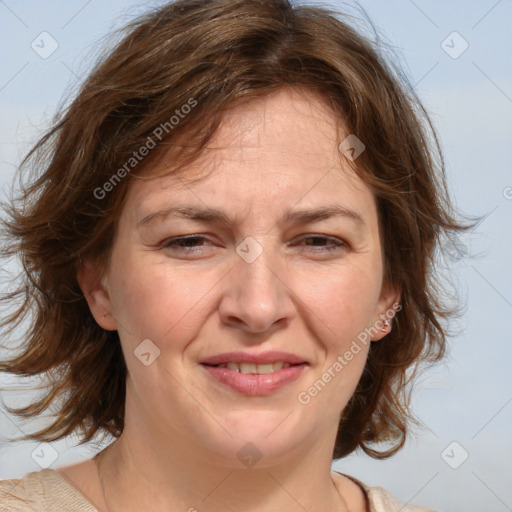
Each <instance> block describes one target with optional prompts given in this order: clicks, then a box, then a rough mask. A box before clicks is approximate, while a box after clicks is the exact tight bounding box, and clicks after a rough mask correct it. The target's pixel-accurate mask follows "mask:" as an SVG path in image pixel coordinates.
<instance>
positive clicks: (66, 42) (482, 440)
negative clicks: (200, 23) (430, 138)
mask: <svg viewBox="0 0 512 512" xmlns="http://www.w3.org/2000/svg"><path fill="white" fill-rule="evenodd" d="M308 3H313V2H308ZM315 3H320V2H315ZM152 5H158V3H157V2H133V1H130V0H109V1H99V0H90V1H84V0H80V1H75V0H66V1H60V2H59V1H52V2H50V1H37V2H36V1H25V0H16V1H15V0H6V1H2V0H0V43H1V44H0V56H1V62H2V66H1V69H0V112H1V118H0V186H1V189H2V190H1V192H0V194H1V200H3V199H4V198H5V194H6V191H7V185H8V184H10V183H11V181H12V179H13V176H14V172H15V170H16V167H17V165H18V164H19V162H20V159H21V157H22V155H23V154H24V153H25V152H26V151H27V149H28V148H29V147H30V146H31V144H32V143H33V142H35V140H36V139H37V137H38V135H40V134H41V133H42V132H43V131H44V130H45V128H47V127H48V123H49V122H50V120H51V118H52V117H53V115H54V114H55V112H56V111H57V108H58V106H59V105H61V104H62V102H63V101H65V98H67V97H68V96H69V94H71V93H72V91H73V90H74V89H75V88H76V85H77V83H79V81H80V80H81V79H82V78H83V77H84V76H85V74H86V72H87V70H88V69H89V68H90V66H91V62H92V59H93V58H94V56H95V55H96V54H97V50H98V47H99V46H98V44H101V41H100V40H101V38H102V37H103V36H105V35H106V34H108V33H109V32H111V30H112V29H114V28H116V27H119V26H121V25H123V24H125V23H126V22H127V21H129V20H130V19H132V18H133V17H134V16H135V15H137V14H139V13H141V12H142V11H145V10H147V9H148V7H151V6H152ZM322 5H331V6H334V7H335V8H338V9H340V10H345V9H347V10H349V11H351V12H356V13H357V12H359V16H361V11H357V9H356V10H355V11H354V9H355V3H353V2H346V3H345V2H344V3H342V2H330V3H328V2H323V3H322ZM361 5H362V7H363V8H364V10H365V11H366V12H367V14H368V15H369V17H370V19H371V20H372V22H373V23H374V24H375V25H376V27H377V29H378V30H379V33H380V35H381V36H382V37H383V38H384V39H385V40H386V41H387V42H388V43H389V44H391V45H392V47H393V49H394V51H395V52H396V53H397V55H398V57H399V58H400V59H401V62H402V66H403V68H404V70H405V72H406V74H407V75H408V77H409V79H410V81H411V82H412V83H413V84H415V89H416V91H417V93H418V95H419V96H420V98H421V100H422V101H423V103H424V105H425V106H426V108H427V109H428V111H429V112H430V114H431V116H432V119H433V121H434V124H435V126H436V128H437V130H438V133H439V135H440V139H441V142H442V147H443V150H444V153H445V157H446V163H447V172H448V179H449V186H450V191H451V193H452V195H453V197H454V199H455V202H456V205H457V206H458V208H460V209H461V210H462V211H463V212H465V213H466V214H469V215H474V216H479V217H482V218H483V219H482V221H481V222H480V224H479V225H478V227H477V229H476V230H475V231H473V232H472V233H471V234H466V235H464V236H463V237H461V238H460V239H459V241H458V250H456V251H453V252H452V255H451V258H450V259H449V262H448V263H449V275H450V278H451V279H452V281H453V282H455V284H456V286H457V289H458V292H459V294H460V295H461V297H462V299H463V300H464V301H465V305H466V307H465V311H464V313H463V315H462V317H461V318H460V320H459V321H457V322H456V323H454V324H453V328H454V330H457V334H456V335H455V336H454V337H453V338H452V339H451V341H450V352H449V356H448V358H447V359H446V360H445V362H444V363H442V364H440V365H438V366H437V367H436V368H435V369H433V370H430V371H429V372H428V373H426V374H425V375H423V377H422V378H421V380H420V382H419V383H418V385H417V387H416V392H415V394H414V398H413V408H414V411H415V412H416V414H417V416H418V417H419V418H420V419H421V420H422V422H423V424H424V427H423V428H422V429H420V430H417V431H415V432H414V433H413V435H412V436H411V438H410V440H409V441H408V443H407V445H406V447H405V448H404V449H403V450H402V451H401V452H400V453H399V454H397V455H396V456H394V457H392V458H391V459H388V460H384V461H376V460H373V459H371V458H369V457H367V456H366V455H364V454H355V455H352V456H350V457H348V458H346V459H343V460H340V461H337V462H336V463H335V464H334V468H335V469H336V470H338V471H342V472H344V473H348V474H351V475H353V476H355V477H357V478H360V479H361V480H363V481H364V482H366V483H367V484H369V485H380V486H382V487H385V488H387V489H388V490H390V491H391V492H392V493H393V494H395V495H396V496H397V497H398V498H399V499H401V500H402V501H404V502H406V501H411V502H412V503H417V504H423V505H429V506H431V507H432V508H435V509H436V510H439V511H440V512H442V511H445V512H449V511H451V512H458V511H460V512H462V511H464V512H477V511H478V512H481V511H482V510H485V511H486V512H490V511H492V512H502V511H503V512H505V511H507V510H509V511H512V485H511V483H512V428H511V425H512V385H511V383H512V382H511V381H512V378H511V374H512V372H511V371H510V362H511V360H512V336H511V334H510V332H511V329H510V324H509V321H510V319H511V318H512V271H511V269H510V262H511V261H512V235H511V228H510V221H511V219H512V165H511V162H512V61H511V57H510V55H511V53H512V30H511V27H512V0H499V1H496V0H489V1H487V0H480V1H462V0H461V1H445V0H443V1H441V0H436V1H426V0H414V1H413V0H396V1H389V0H380V1H378V0H363V1H362V2H361ZM42 32H47V33H48V34H50V35H51V39H50V36H47V35H42V36H40V34H41V33H42ZM454 32H456V33H455V34H454ZM41 38H45V46H44V49H43V48H37V47H36V48H37V51H35V49H34V48H33V47H32V46H31V45H32V42H33V41H35V43H34V46H35V45H36V44H37V42H38V41H40V39H41ZM53 41H56V43H54V42H53ZM39 44H40V43H39ZM55 44H58V47H57V48H56V50H55V51H54V52H53V53H52V54H51V55H49V56H47V55H45V54H44V51H49V50H51V49H52V45H55ZM37 52H39V53H37ZM16 382H17V381H16V380H15V379H14V378H12V377H10V376H7V375H1V376H0V385H2V386H7V387H9V386H12V385H13V384H15V383H16ZM29 396H30V395H29V394H28V393H27V392H26V391H24V392H22V393H14V392H9V393H7V392H3V393H2V395H1V397H2V399H3V400H4V401H5V403H7V404H13V403H14V401H15V400H17V399H19V398H23V399H26V398H27V397H29ZM38 425H41V421H38V422H30V423H21V422H20V420H18V419H16V418H13V417H12V416H10V415H8V414H7V413H6V412H5V411H4V410H3V409H2V408H0V479H2V478H3V479H5V478H19V477H21V476H23V475H24V474H26V473H27V472H30V471H37V470H39V469H41V468H40V466H38V464H37V462H36V461H35V460H36V457H34V458H33V456H32V454H33V452H34V450H37V449H40V447H38V444H39V443H36V442H21V443H9V442H7V440H6V439H7V438H10V437H14V436H16V437H17V436H19V435H21V432H22V431H25V432H28V431H32V430H35V428H37V426H38ZM75 445H76V439H73V438H70V439H66V440H62V441H59V442H55V443H52V446H51V449H53V450H54V452H52V451H51V450H50V449H49V448H48V447H46V448H45V450H46V452H45V453H47V454H48V453H55V457H56V459H55V461H54V462H53V463H52V465H51V466H50V467H54V468H55V467H59V466H62V465H65V464H69V463H72V462H75V461H78V460H82V459H85V458H90V457H92V456H93V455H94V453H95V452H96V451H97V450H98V445H97V444H94V443H90V444H88V445H83V446H81V447H77V446H75Z"/></svg>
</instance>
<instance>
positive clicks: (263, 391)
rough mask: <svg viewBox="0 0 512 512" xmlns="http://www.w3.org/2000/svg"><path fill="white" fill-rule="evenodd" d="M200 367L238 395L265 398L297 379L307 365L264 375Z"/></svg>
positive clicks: (216, 367) (206, 366)
mask: <svg viewBox="0 0 512 512" xmlns="http://www.w3.org/2000/svg"><path fill="white" fill-rule="evenodd" d="M238 361H240V359H238ZM274 361H276V359H274ZM280 361H282V359H280ZM221 362H223V361H221ZM230 362H232V361H230ZM249 362H251V361H249ZM261 364H263V363H261ZM201 366H202V367H203V368H204V369H205V370H206V372H207V373H208V375H209V376H210V377H211V378H213V379H215V380H216V381H218V382H220V383H221V384H224V385H225V386H228V387H229V388H231V389H232V390H234V391H236V392H238V393H241V394H243V395H249V396H266V395H270V394H272V393H274V392H275V391H277V390H279V389H281V388H282V387H284V386H286V385H287V384H290V383H291V382H293V381H294V380H296V379H298V378H299V377H300V375H301V374H302V372H303V371H304V370H305V369H306V368H307V366H308V364H307V363H305V364H295V366H290V367H289V368H283V369H281V370H278V371H276V372H273V373H267V374H264V375H258V374H254V373H240V372H237V371H236V370H230V369H229V368H219V367H218V366H209V365H208V364H201Z"/></svg>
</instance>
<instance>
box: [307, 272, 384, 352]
mask: <svg viewBox="0 0 512 512" xmlns="http://www.w3.org/2000/svg"><path fill="white" fill-rule="evenodd" d="M374 274H375V272H374V271H372V270H371V269H369V268H367V267H363V266H361V267H360V268H357V267H354V266H350V267H349V266H346V267H344V268H340V269H335V270H331V271H329V272H328V273H324V274H323V275H320V274H319V275H317V276H316V278H315V279H311V278H309V279H303V280H302V285H301V290H302V296H303V297H304V298H305V299H304V302H305V303H306V304H307V306H308V307H309V308H310V309H311V311H313V313H314V315H312V316H311V318H312V319H313V320H315V319H316V320H315V321H316V323H317V324H318V326H319V328H321V329H322V331H324V332H325V337H324V339H325V340H329V343H328V345H329V347H330V348H332V349H334V350H339V351H341V350H343V349H344V347H345V345H346V344H347V343H349V344H350V341H351V340H352V339H353V338H355V337H357V336H358V334H359V333H360V332H362V331H364V329H365V328H367V327H369V326H370V325H371V322H372V320H373V316H374V314H375V308H376V305H377V302H378V297H379V292H380V280H379V279H377V277H378V276H376V275H374ZM297 285H299V282H298V283H297Z"/></svg>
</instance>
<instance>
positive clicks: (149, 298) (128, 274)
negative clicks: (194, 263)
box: [111, 255, 211, 348]
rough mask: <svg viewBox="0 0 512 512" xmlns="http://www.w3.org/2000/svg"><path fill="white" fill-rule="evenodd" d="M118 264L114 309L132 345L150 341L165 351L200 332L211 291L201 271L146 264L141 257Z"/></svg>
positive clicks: (113, 289) (113, 290)
mask: <svg viewBox="0 0 512 512" xmlns="http://www.w3.org/2000/svg"><path fill="white" fill-rule="evenodd" d="M118 261H119V262H120V263H119V265H117V266H116V270H115V272H114V273H113V278H112V286H111V291H112V302H113V309H114V314H115V317H116V320H118V321H119V325H120V327H121V329H122V330H123V331H125V332H124V338H125V339H126V338H127V337H128V338H129V340H130V344H135V345H136V344H138V343H140V342H141V341H142V340H143V339H146V338H149V339H151V340H153V341H154V342H155V343H156V344H157V345H158V346H159V347H161V348H162V347H164V346H165V347H166V348H169V347H174V346H177V345H178V343H177V342H178V340H180V339H187V338H188V337H189V336H190V335H191V334H192V333H191V330H193V329H194V328H196V329H197V327H198V325H200V321H199V320H200V317H201V315H203V314H205V313H204V308H205V305H206V298H207V297H208V290H209V289H210V288H211V284H210V283H209V280H208V279H207V276H204V275H203V276H202V277H203V279H197V271H196V272H195V273H194V272H190V271H188V272H184V271H183V270H181V269H177V268H170V266H169V265H165V264H151V265H149V264H144V263H145V262H144V259H143V258H142V257H137V255H134V256H133V257H132V258H124V259H122V260H118ZM194 276H195V277H194ZM170 340H173V343H172V344H170V343H169V341H170Z"/></svg>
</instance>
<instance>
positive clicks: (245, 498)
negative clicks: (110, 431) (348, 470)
mask: <svg viewBox="0 0 512 512" xmlns="http://www.w3.org/2000/svg"><path fill="white" fill-rule="evenodd" d="M128 434H129V432H126V431H125V432H123V435H122V436H121V437H120V438H119V439H118V440H117V441H116V442H115V443H113V444H112V445H111V446H110V447H109V448H107V449H106V450H104V451H103V452H101V454H99V456H98V457H97V466H98V471H99V476H100V481H101V485H102V490H103V494H104V500H105V504H106V510H105V512H119V511H121V510H123V511H124V512H131V511H136V510H137V511H138V510H140V509H141V508H142V507H145V508H147V509H150V510H152V511H155V512H160V511H162V512H163V511H167V510H183V511H187V512H198V511H201V512H210V511H212V512H213V511H218V510H244V511H248V512H260V511H261V512H262V511H268V510H272V511H275V512H280V511H282V512H285V511H286V512H290V511H297V512H299V511H300V512H303V511H304V510H308V511H310V512H316V511H318V512H320V511H325V510H333V511H340V512H345V511H348V510H349V509H348V506H347V502H346V501H345V499H344V497H343V496H342V495H341V494H340V491H339V487H337V486H336V485H335V484H334V483H333V480H332V478H331V471H330V464H328V465H327V467H319V465H318V460H313V461H310V460H304V459H302V460H301V463H300V464H291V465H290V464H276V465H274V466H268V467H265V468H260V469H258V468H257V467H256V466H257V464H256V466H254V467H251V468H243V469H239V468H227V467H223V466H218V465H215V464H212V463H211V462H209V461H208V458H206V457H204V458H200V459H198V458H194V456H193V454H191V456H190V458H181V456H180V458H179V461H178V460H176V458H175V457H173V456H172V452H173V451H174V450H170V452H171V453H168V454H167V456H165V457H163V458H162V455H163V452H164V451H163V450H157V452H156V453H155V451H154V449H155V446H154V443H144V444H143V445H142V446H141V445H139V444H138V442H137V439H131V438H130V437H129V436H128ZM167 446H171V445H170V443H169V444H168V445H167ZM176 451H177V452H180V451H181V450H176ZM164 460H165V461H164ZM186 461H189V462H188V463H187V462H186ZM191 461H195V462H191Z"/></svg>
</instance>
